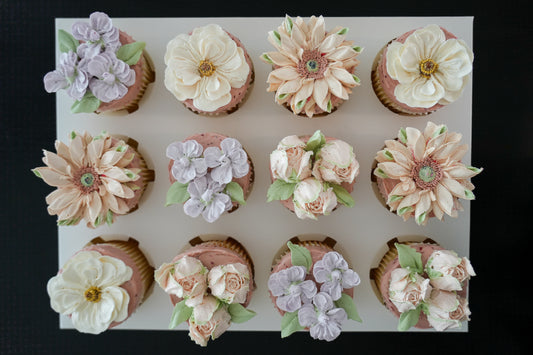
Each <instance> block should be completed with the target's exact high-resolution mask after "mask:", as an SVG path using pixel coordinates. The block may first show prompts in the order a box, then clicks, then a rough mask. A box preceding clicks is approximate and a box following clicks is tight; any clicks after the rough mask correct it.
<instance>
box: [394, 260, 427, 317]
mask: <svg viewBox="0 0 533 355" xmlns="http://www.w3.org/2000/svg"><path fill="white" fill-rule="evenodd" d="M431 289H432V288H431V286H430V285H429V279H425V278H423V277H422V276H420V275H419V274H417V273H413V274H411V272H410V271H409V270H407V269H403V268H398V269H394V270H393V271H392V273H391V280H390V284H389V299H390V300H391V302H392V303H393V304H394V305H395V306H396V308H398V311H399V312H400V313H403V312H406V311H409V310H412V309H416V307H417V306H418V305H419V304H420V303H421V302H424V301H425V300H426V299H427V298H428V297H429V294H430V292H431Z"/></svg>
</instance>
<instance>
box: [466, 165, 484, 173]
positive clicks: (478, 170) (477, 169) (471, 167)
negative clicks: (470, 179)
mask: <svg viewBox="0 0 533 355" xmlns="http://www.w3.org/2000/svg"><path fill="white" fill-rule="evenodd" d="M466 168H467V169H468V170H471V171H473V172H475V173H476V174H479V173H480V172H481V171H483V169H479V168H476V167H475V166H467V167H466Z"/></svg>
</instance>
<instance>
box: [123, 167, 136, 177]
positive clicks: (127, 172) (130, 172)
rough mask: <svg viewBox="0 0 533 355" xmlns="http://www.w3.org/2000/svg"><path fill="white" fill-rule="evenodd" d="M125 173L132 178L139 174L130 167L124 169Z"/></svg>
mask: <svg viewBox="0 0 533 355" xmlns="http://www.w3.org/2000/svg"><path fill="white" fill-rule="evenodd" d="M124 174H126V176H127V177H129V178H130V179H135V177H136V176H137V174H135V173H134V172H133V171H130V170H128V169H124Z"/></svg>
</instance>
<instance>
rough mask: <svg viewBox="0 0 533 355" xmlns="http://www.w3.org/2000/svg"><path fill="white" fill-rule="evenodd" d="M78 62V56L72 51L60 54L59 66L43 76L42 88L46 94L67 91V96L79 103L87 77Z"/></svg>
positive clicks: (83, 93) (87, 80) (85, 86)
mask: <svg viewBox="0 0 533 355" xmlns="http://www.w3.org/2000/svg"><path fill="white" fill-rule="evenodd" d="M83 63H84V61H81V62H78V55H77V54H76V53H74V52H72V51H69V52H66V53H61V56H60V57H59V66H58V68H57V69H56V70H54V71H51V72H49V73H47V74H46V75H45V76H44V80H43V81H44V88H45V90H46V91H47V92H49V93H51V92H57V91H59V90H61V89H67V94H68V95H69V96H70V97H72V98H73V99H75V100H77V101H80V100H81V99H82V98H83V96H84V95H85V92H86V91H87V86H88V85H89V77H88V75H87V72H86V70H85V68H84V65H83Z"/></svg>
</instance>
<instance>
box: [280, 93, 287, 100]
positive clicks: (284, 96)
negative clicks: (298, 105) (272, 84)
mask: <svg viewBox="0 0 533 355" xmlns="http://www.w3.org/2000/svg"><path fill="white" fill-rule="evenodd" d="M287 96H289V94H281V95H279V96H278V99H279V100H283V99H285V98H286V97H287Z"/></svg>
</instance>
